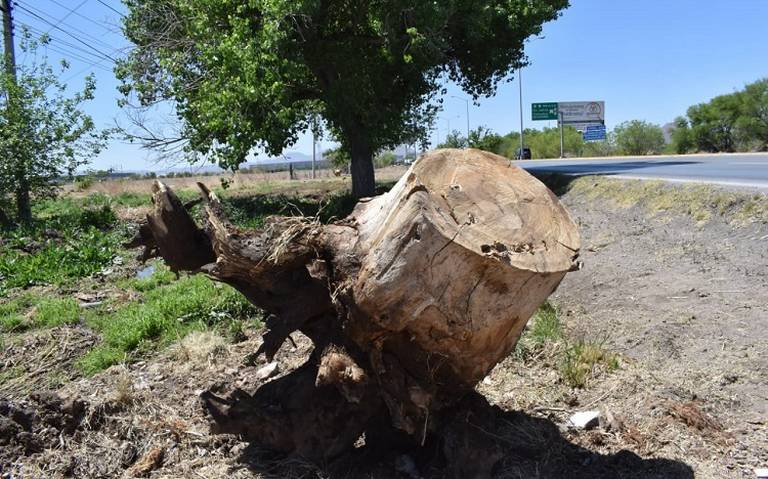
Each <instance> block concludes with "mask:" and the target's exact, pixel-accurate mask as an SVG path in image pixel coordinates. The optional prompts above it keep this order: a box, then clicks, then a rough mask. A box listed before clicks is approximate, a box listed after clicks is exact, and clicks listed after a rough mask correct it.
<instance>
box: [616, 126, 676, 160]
mask: <svg viewBox="0 0 768 479" xmlns="http://www.w3.org/2000/svg"><path fill="white" fill-rule="evenodd" d="M613 134H614V136H615V142H616V148H617V150H618V151H619V152H620V153H621V154H623V155H652V154H659V153H661V151H662V150H663V149H664V133H663V132H662V130H661V127H660V126H658V125H654V124H653V123H648V122H646V121H642V120H631V121H625V122H624V123H621V124H620V125H618V126H616V128H614V129H613Z"/></svg>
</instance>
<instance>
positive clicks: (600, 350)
mask: <svg viewBox="0 0 768 479" xmlns="http://www.w3.org/2000/svg"><path fill="white" fill-rule="evenodd" d="M603 345H604V342H603V341H600V342H590V341H585V340H578V341H576V342H574V343H572V344H567V345H566V346H565V348H564V350H563V354H562V359H561V361H560V365H559V368H558V369H559V371H560V376H561V377H562V378H563V380H564V381H565V382H566V383H567V384H568V385H569V386H571V387H575V388H583V387H584V386H586V385H587V382H588V381H589V379H591V378H593V377H595V376H596V375H597V374H598V373H599V372H601V371H603V370H604V371H608V372H611V371H615V370H616V369H618V368H619V359H618V356H617V355H615V354H613V353H610V352H608V351H607V350H606V349H605V348H604V347H603Z"/></svg>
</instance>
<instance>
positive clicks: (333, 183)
mask: <svg viewBox="0 0 768 479" xmlns="http://www.w3.org/2000/svg"><path fill="white" fill-rule="evenodd" d="M405 170H406V167H404V166H389V167H386V168H381V169H378V170H376V179H377V180H379V181H392V180H396V179H398V178H400V176H402V174H403V173H404V172H405ZM295 175H296V176H297V179H295V180H291V179H289V178H288V172H287V171H285V172H276V173H241V172H238V173H234V174H232V173H222V174H220V175H205V176H204V175H201V176H190V177H185V178H159V179H160V180H161V181H162V182H164V183H165V184H167V185H168V186H170V187H171V188H173V189H174V190H176V191H177V192H178V191H184V190H195V191H197V190H198V187H197V183H202V184H204V185H205V186H207V187H208V188H209V189H211V190H212V189H215V188H219V187H221V185H222V180H224V181H226V182H228V183H229V190H230V191H237V192H238V193H240V192H242V194H248V195H251V194H266V193H271V194H292V193H293V194H299V193H304V194H312V193H327V192H332V191H339V190H344V189H349V188H351V185H352V182H351V179H350V177H349V176H341V177H337V176H335V175H334V174H333V171H332V170H318V171H317V172H316V175H315V176H316V178H315V179H312V177H311V172H310V171H309V170H297V171H296V172H295ZM154 181H155V180H154V179H140V180H130V179H120V180H107V181H99V182H95V183H93V184H92V185H90V186H89V187H88V188H82V189H76V188H74V185H67V186H66V187H65V189H66V190H67V191H70V192H71V194H73V195H75V196H83V195H89V194H92V193H106V194H108V195H110V196H116V195H119V194H122V193H147V192H149V191H151V186H152V183H153V182H154Z"/></svg>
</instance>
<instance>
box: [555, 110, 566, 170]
mask: <svg viewBox="0 0 768 479" xmlns="http://www.w3.org/2000/svg"><path fill="white" fill-rule="evenodd" d="M557 114H558V119H557V123H558V124H559V125H560V158H565V151H564V148H563V112H562V111H560V107H558V109H557Z"/></svg>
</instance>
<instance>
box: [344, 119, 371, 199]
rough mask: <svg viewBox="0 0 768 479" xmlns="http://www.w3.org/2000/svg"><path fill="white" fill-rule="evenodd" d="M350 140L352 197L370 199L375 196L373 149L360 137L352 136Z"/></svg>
mask: <svg viewBox="0 0 768 479" xmlns="http://www.w3.org/2000/svg"><path fill="white" fill-rule="evenodd" d="M348 137H349V139H350V155H351V165H350V172H351V174H352V195H353V196H354V197H355V198H370V197H372V196H374V195H375V194H376V177H375V172H374V169H373V149H372V148H371V146H370V144H369V142H368V141H367V140H365V139H364V138H362V137H361V136H360V135H357V134H352V135H349V136H348Z"/></svg>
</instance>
